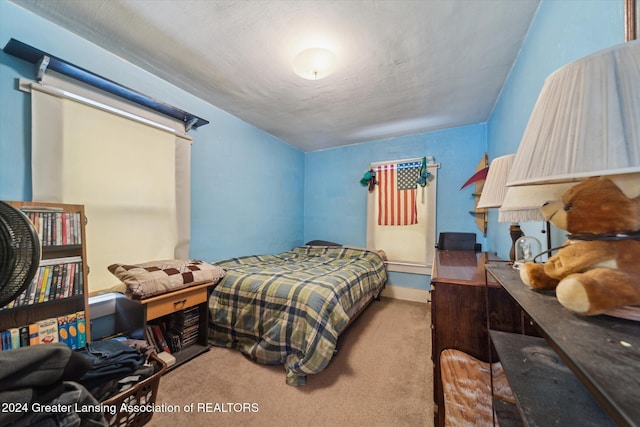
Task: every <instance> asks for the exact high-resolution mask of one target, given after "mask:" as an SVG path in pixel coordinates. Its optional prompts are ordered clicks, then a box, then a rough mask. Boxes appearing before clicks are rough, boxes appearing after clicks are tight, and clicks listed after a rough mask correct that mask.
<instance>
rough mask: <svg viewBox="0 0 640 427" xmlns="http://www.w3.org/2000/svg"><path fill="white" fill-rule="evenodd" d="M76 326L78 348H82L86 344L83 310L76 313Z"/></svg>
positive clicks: (85, 321) (85, 324)
mask: <svg viewBox="0 0 640 427" xmlns="http://www.w3.org/2000/svg"><path fill="white" fill-rule="evenodd" d="M76 328H77V332H78V338H77V339H76V340H77V343H78V348H84V347H86V345H87V320H86V316H85V313H84V311H78V312H77V313H76Z"/></svg>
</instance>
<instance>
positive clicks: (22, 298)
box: [4, 256, 84, 309]
mask: <svg viewBox="0 0 640 427" xmlns="http://www.w3.org/2000/svg"><path fill="white" fill-rule="evenodd" d="M83 282H84V279H83V274H82V258H81V257H80V256H71V257H65V258H51V259H43V260H42V261H41V262H40V266H39V267H38V270H37V272H36V274H35V276H34V278H33V279H32V280H31V283H30V284H29V286H27V288H26V289H25V290H24V291H23V292H22V293H21V294H20V295H19V296H18V297H17V298H16V299H15V300H13V301H12V302H10V303H9V304H7V305H6V306H5V307H4V308H7V309H8V308H15V307H22V306H26V305H31V304H35V303H43V302H47V301H53V300H55V299H62V298H69V297H72V296H75V295H81V294H82V293H83V288H84V283H83Z"/></svg>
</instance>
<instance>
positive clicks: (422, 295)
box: [382, 285, 429, 304]
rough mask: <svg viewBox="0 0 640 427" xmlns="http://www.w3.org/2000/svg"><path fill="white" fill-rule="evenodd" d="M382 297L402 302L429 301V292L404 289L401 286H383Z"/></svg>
mask: <svg viewBox="0 0 640 427" xmlns="http://www.w3.org/2000/svg"><path fill="white" fill-rule="evenodd" d="M382 296H383V297H387V298H394V299H400V300H404V301H413V302H421V303H424V304H426V303H427V302H428V301H429V291H427V290H425V289H415V288H405V287H402V286H393V285H385V287H384V290H383V291H382Z"/></svg>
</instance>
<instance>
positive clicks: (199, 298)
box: [144, 287, 207, 320]
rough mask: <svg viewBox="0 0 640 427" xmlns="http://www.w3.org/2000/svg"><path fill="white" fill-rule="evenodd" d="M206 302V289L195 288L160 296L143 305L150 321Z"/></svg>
mask: <svg viewBox="0 0 640 427" xmlns="http://www.w3.org/2000/svg"><path fill="white" fill-rule="evenodd" d="M206 301H207V287H195V288H193V289H186V290H184V291H181V292H172V293H168V294H165V295H160V296H158V297H155V298H152V299H149V300H147V301H145V302H144V304H145V305H146V306H147V320H152V319H156V318H158V317H162V316H166V315H167V314H171V313H174V312H176V311H180V310H184V309H185V308H189V307H192V306H194V305H198V304H202V303H203V302H206Z"/></svg>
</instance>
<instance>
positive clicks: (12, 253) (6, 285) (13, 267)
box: [0, 201, 40, 307]
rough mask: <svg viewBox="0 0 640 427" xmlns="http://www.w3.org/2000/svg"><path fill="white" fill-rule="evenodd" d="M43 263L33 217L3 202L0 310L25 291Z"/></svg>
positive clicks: (0, 248) (0, 217)
mask: <svg viewBox="0 0 640 427" xmlns="http://www.w3.org/2000/svg"><path fill="white" fill-rule="evenodd" d="M39 264H40V239H39V238H38V233H37V232H36V229H35V228H34V227H33V224H32V223H31V221H29V218H28V217H27V216H26V215H25V214H24V213H22V211H20V210H19V209H16V208H14V207H13V206H11V205H9V204H7V203H5V202H2V201H0V307H4V306H5V305H6V304H8V303H10V302H11V301H13V300H14V299H16V298H17V297H18V295H20V293H21V292H23V291H24V290H25V289H26V288H27V286H29V283H31V280H33V276H35V274H36V271H37V270H38V266H39Z"/></svg>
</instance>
